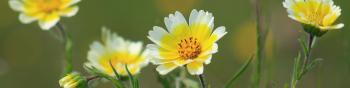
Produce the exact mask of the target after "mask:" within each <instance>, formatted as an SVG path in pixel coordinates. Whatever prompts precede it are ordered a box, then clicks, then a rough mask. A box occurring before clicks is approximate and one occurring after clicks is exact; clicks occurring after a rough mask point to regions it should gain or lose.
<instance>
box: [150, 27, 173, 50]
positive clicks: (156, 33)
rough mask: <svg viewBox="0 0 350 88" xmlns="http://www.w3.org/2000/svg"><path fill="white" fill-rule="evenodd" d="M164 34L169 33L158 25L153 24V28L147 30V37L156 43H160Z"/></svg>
mask: <svg viewBox="0 0 350 88" xmlns="http://www.w3.org/2000/svg"><path fill="white" fill-rule="evenodd" d="M164 35H169V33H168V32H167V31H165V29H163V28H162V27H159V26H154V27H153V30H151V31H149V32H148V38H149V39H150V40H151V41H152V42H154V43H156V44H158V45H160V41H161V39H162V38H163V36H164Z"/></svg>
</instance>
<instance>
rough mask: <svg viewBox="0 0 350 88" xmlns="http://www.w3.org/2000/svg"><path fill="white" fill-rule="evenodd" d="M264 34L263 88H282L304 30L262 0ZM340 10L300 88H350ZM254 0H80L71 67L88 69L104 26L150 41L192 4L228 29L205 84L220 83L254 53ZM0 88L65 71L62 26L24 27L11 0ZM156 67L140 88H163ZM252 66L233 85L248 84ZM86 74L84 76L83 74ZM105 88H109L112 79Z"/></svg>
mask: <svg viewBox="0 0 350 88" xmlns="http://www.w3.org/2000/svg"><path fill="white" fill-rule="evenodd" d="M262 2H263V8H262V9H263V15H264V22H265V25H264V26H265V27H266V28H268V29H269V30H270V31H269V33H268V35H267V39H266V44H265V45H266V49H265V50H264V57H265V58H264V59H263V70H262V72H263V78H262V80H263V81H262V86H261V88H282V87H283V86H284V85H286V84H287V83H289V82H290V76H291V71H292V64H293V61H294V60H293V58H294V57H296V56H297V54H298V52H299V51H300V48H299V44H298V42H297V39H298V38H299V37H301V36H303V35H305V33H304V32H303V31H302V29H301V26H300V24H298V23H297V22H295V21H293V20H291V19H289V18H288V17H287V12H286V10H285V9H284V8H283V6H282V2H283V1H282V0H262ZM334 2H335V4H336V5H339V6H340V7H341V8H342V15H341V16H340V18H339V20H338V22H342V23H344V24H345V27H344V28H343V29H341V30H336V31H330V32H328V33H327V34H326V35H324V36H323V37H322V38H321V39H319V41H318V43H317V45H316V46H315V48H314V50H313V57H314V58H324V60H323V62H322V64H321V65H319V66H317V67H316V68H315V69H313V70H312V71H311V72H310V73H308V74H307V75H306V76H305V77H304V78H303V79H302V81H300V82H299V83H300V84H299V87H300V88H348V87H349V86H350V84H349V82H350V29H348V28H349V27H348V23H349V21H350V6H349V5H347V4H348V3H350V1H349V0H334ZM252 3H253V1H252V0H82V2H80V3H79V4H78V5H79V7H80V10H79V12H78V14H77V15H76V16H74V17H72V18H63V19H62V20H61V22H62V23H63V24H64V25H65V26H66V28H67V29H68V32H69V33H70V34H71V35H73V36H72V38H73V41H74V46H73V51H74V52H73V58H74V69H75V70H76V71H80V72H82V73H85V74H86V71H85V70H84V69H83V66H82V65H83V63H84V62H85V61H86V56H87V51H88V50H89V45H90V44H91V43H92V42H93V41H95V40H98V39H100V30H101V27H102V26H106V27H108V28H111V29H112V31H113V32H117V33H118V34H120V35H121V36H123V37H125V38H127V39H130V40H142V41H144V43H145V44H148V43H151V42H150V40H148V39H147V38H146V36H147V34H148V31H149V30H151V29H152V26H155V25H157V26H162V27H164V23H163V19H164V17H165V16H167V15H168V14H169V13H173V12H175V11H176V10H178V11H181V12H182V13H183V14H184V15H185V17H186V18H187V19H188V16H189V13H190V11H191V10H192V9H204V10H207V11H210V12H212V13H213V14H214V17H215V26H216V27H217V26H221V25H223V26H226V28H227V31H228V34H227V35H226V36H224V37H223V38H222V39H221V40H220V41H219V52H218V53H217V54H215V55H214V56H213V59H212V63H211V64H210V65H207V66H205V71H204V72H205V75H206V81H207V82H209V83H210V84H211V86H212V88H219V87H222V86H223V85H224V84H225V83H226V81H227V80H228V79H229V78H230V77H231V76H232V75H233V73H234V72H236V71H237V70H238V69H239V67H240V66H241V65H242V64H243V63H244V61H245V60H246V59H247V58H248V57H249V56H250V55H251V54H252V53H254V50H255V38H256V36H255V33H256V31H255V28H256V26H255V25H256V22H255V15H254V8H253V6H252ZM0 13H1V14H0V88H58V87H59V85H58V80H59V79H60V76H61V71H62V69H63V58H64V54H63V51H64V50H63V46H62V43H61V42H60V41H58V40H57V39H56V38H55V36H52V35H53V34H55V32H57V29H52V30H50V31H42V30H41V29H40V28H39V26H38V24H37V23H31V24H29V25H25V24H21V23H20V22H19V20H18V13H17V12H14V11H13V10H11V9H10V8H9V6H8V0H1V1H0ZM154 69H155V66H153V65H149V66H147V67H146V68H145V69H143V70H142V74H141V76H140V83H141V87H142V88H161V87H162V86H161V85H160V84H159V83H158V82H157V79H156V74H157V73H156V72H155V70H154ZM252 71H253V68H252V66H250V67H249V68H248V70H247V72H245V73H244V75H243V77H241V78H240V79H239V80H238V81H237V82H236V83H235V84H234V86H233V87H234V88H249V87H251V74H252ZM86 75H87V74H86ZM99 87H101V88H112V87H111V86H110V85H109V84H108V83H107V84H101V85H99Z"/></svg>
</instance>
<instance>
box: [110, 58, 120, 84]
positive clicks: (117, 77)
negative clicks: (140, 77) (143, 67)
mask: <svg viewBox="0 0 350 88" xmlns="http://www.w3.org/2000/svg"><path fill="white" fill-rule="evenodd" d="M109 65H110V66H111V68H112V70H113V73H114V75H115V76H116V79H117V80H119V79H120V75H119V74H118V72H117V70H115V68H114V66H113V65H112V60H111V59H109Z"/></svg>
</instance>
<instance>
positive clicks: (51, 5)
mask: <svg viewBox="0 0 350 88" xmlns="http://www.w3.org/2000/svg"><path fill="white" fill-rule="evenodd" d="M60 6H61V1H60V0H38V7H39V8H40V9H41V11H43V12H46V13H51V12H53V11H56V10H59V8H60Z"/></svg>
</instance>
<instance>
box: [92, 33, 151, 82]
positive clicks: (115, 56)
mask: <svg viewBox="0 0 350 88" xmlns="http://www.w3.org/2000/svg"><path fill="white" fill-rule="evenodd" d="M147 55H148V54H147V51H146V50H144V51H143V48H142V42H133V41H129V40H124V39H123V38H122V37H120V36H118V35H117V34H116V33H111V31H110V30H108V29H106V28H103V29H102V41H101V42H99V41H95V42H93V43H92V44H91V45H90V51H89V52H88V57H87V58H88V60H89V62H87V63H86V64H88V65H91V66H93V67H95V68H96V69H98V70H100V71H101V72H102V73H105V74H108V75H110V76H115V74H114V72H113V68H112V67H111V65H112V66H113V67H114V68H115V70H116V71H117V73H118V74H119V75H121V76H128V74H127V71H126V69H125V65H127V66H128V70H129V71H130V73H131V74H132V75H135V74H137V73H139V72H140V70H141V68H142V67H145V66H146V65H147V64H148V58H147ZM110 62H111V63H110Z"/></svg>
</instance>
